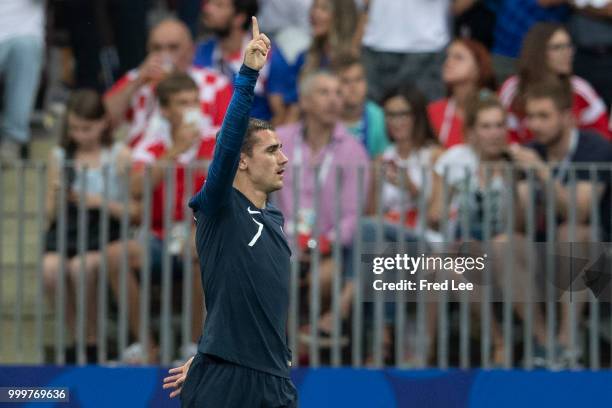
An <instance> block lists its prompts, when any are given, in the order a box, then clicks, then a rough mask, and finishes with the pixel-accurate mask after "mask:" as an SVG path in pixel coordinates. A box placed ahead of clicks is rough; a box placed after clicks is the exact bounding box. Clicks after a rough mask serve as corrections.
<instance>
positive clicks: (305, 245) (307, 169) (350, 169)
mask: <svg viewBox="0 0 612 408" xmlns="http://www.w3.org/2000/svg"><path fill="white" fill-rule="evenodd" d="M300 108H301V110H302V113H303V120H302V121H300V122H298V123H296V124H292V125H287V126H284V127H281V128H279V129H278V130H277V133H278V136H279V138H280V139H281V142H282V144H283V149H284V153H285V154H286V155H287V157H288V158H289V162H290V163H292V165H291V166H288V167H287V169H286V170H285V185H286V186H288V187H287V188H284V189H282V190H281V191H280V192H279V194H278V204H279V208H280V209H281V211H282V212H283V214H285V219H287V220H293V219H294V202H293V188H291V187H290V186H292V185H293V183H294V177H296V174H295V172H294V170H293V169H294V166H301V171H300V172H299V173H300V174H301V176H300V177H299V179H298V180H297V182H298V190H299V197H298V198H299V206H300V207H299V208H298V214H295V216H297V219H298V225H293V223H292V222H288V227H287V232H288V234H292V233H294V232H295V233H296V234H297V235H298V237H299V241H300V245H301V247H302V257H301V259H300V261H301V264H302V268H303V269H302V271H303V272H304V274H303V275H302V276H301V278H302V281H303V282H304V284H305V285H308V283H309V281H310V276H311V275H310V273H309V270H310V256H311V252H310V250H311V249H313V246H312V244H313V243H314V242H313V239H314V238H318V241H319V242H318V244H319V247H320V251H321V253H322V259H321V263H320V267H319V272H320V284H321V293H322V294H323V296H324V299H329V295H330V291H331V282H332V279H333V274H334V271H335V267H334V263H333V259H332V256H331V246H332V245H334V244H335V243H336V242H337V243H339V245H341V246H342V252H343V266H344V268H343V269H344V274H345V275H350V274H351V273H352V268H351V266H350V261H351V257H350V248H351V246H352V244H353V235H354V233H355V230H356V228H357V218H358V214H357V211H358V208H357V203H358V201H359V199H358V197H357V191H358V190H357V188H358V185H357V182H358V175H357V174H358V172H357V168H358V167H359V166H362V167H364V168H365V178H364V183H365V185H368V182H369V160H368V155H367V153H366V151H365V149H364V148H363V146H362V144H361V143H359V142H358V141H356V140H355V138H354V137H353V136H351V134H350V133H349V132H348V131H347V130H346V128H345V127H344V126H343V125H342V124H341V123H340V113H341V110H342V99H341V97H340V81H339V80H338V78H337V77H336V76H334V75H333V74H331V73H329V72H325V71H319V72H314V73H309V74H307V75H306V76H304V77H303V78H302V80H301V82H300ZM337 167H341V168H342V179H341V181H340V183H339V184H338V185H337V183H336V168H337ZM317 168H319V169H318V171H317ZM317 182H318V183H319V186H320V190H319V195H318V197H316V196H315V192H316V188H315V186H316V184H317ZM336 188H338V189H339V191H340V196H339V197H338V198H337V199H338V200H340V206H341V214H342V215H341V218H340V219H336V216H335V214H336V211H335V209H336V207H335V202H336V198H335V197H336V196H337V194H336V191H337V190H336ZM315 200H318V202H317V203H315ZM315 208H318V212H317V213H316V215H315V212H314V211H315ZM315 220H316V222H317V224H316V231H318V237H312V231H313V229H314V228H315V224H314V223H315ZM336 223H339V225H340V236H336V231H335V225H336ZM352 293H353V285H352V282H351V281H348V282H347V283H346V285H345V286H344V288H343V290H342V295H341V301H340V303H341V306H340V308H341V318H342V319H346V318H347V317H348V314H349V313H350V308H351V299H352ZM323 304H325V303H323ZM322 311H323V314H322V316H321V318H320V320H319V327H318V328H319V330H320V333H321V338H322V344H323V343H324V342H325V341H327V342H328V343H329V340H330V336H331V329H332V322H333V320H332V314H331V311H329V310H327V311H326V310H322ZM344 322H345V321H344Z"/></svg>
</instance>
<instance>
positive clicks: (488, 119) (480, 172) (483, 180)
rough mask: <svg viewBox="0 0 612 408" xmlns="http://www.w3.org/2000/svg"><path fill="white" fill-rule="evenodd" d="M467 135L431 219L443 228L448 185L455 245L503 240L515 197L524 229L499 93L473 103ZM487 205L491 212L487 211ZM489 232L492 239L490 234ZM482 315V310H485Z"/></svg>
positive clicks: (497, 345)
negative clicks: (509, 167) (508, 170)
mask: <svg viewBox="0 0 612 408" xmlns="http://www.w3.org/2000/svg"><path fill="white" fill-rule="evenodd" d="M465 132H466V136H467V138H466V144H462V145H457V146H453V147H452V148H450V149H448V150H447V151H446V152H444V153H443V154H442V156H440V159H439V160H438V161H437V163H436V165H435V173H434V174H435V175H434V187H433V189H434V194H433V196H434V204H433V205H432V206H431V209H432V210H431V214H430V216H431V219H432V221H433V222H434V223H435V224H439V223H440V221H441V218H442V216H443V214H442V206H443V204H444V203H443V202H442V199H443V198H442V188H443V186H442V184H443V183H444V182H446V183H447V185H448V186H449V188H450V197H451V210H450V211H451V213H452V222H451V223H450V224H449V227H450V230H449V231H444V233H450V235H451V239H461V240H463V241H487V240H499V239H500V237H502V236H503V235H502V234H504V233H506V232H507V231H508V227H507V212H508V206H509V200H508V198H509V197H508V195H509V194H513V195H515V201H514V203H515V205H516V207H517V208H516V209H515V212H514V214H516V215H517V216H516V227H519V226H520V225H522V222H521V218H522V217H521V214H523V212H522V211H520V210H519V208H518V205H517V204H518V202H519V200H518V190H517V185H516V182H514V184H510V182H509V181H508V179H507V177H506V175H505V173H504V172H505V169H504V166H505V165H506V164H507V163H508V153H507V149H508V135H507V128H506V112H505V110H504V108H503V106H502V105H501V104H500V102H499V101H498V100H497V98H496V97H495V95H494V94H493V92H491V91H489V90H483V91H481V92H480V93H479V94H478V95H474V96H473V97H472V99H471V100H470V101H468V103H467V105H466V113H465ZM445 173H446V177H447V179H446V181H444V177H445ZM485 194H488V199H485V198H484V197H485ZM487 203H489V207H488V208H486V207H485V206H486V204H487ZM487 213H488V214H489V217H490V218H489V220H490V224H489V225H488V226H486V224H485V219H486V218H485V214H487ZM465 219H467V221H468V224H467V225H468V230H467V231H466V230H464V229H463V228H462V227H463V222H462V221H463V220H465ZM487 227H488V234H489V235H488V236H487V235H486V233H485V231H486V228H487ZM502 258H503V257H502ZM476 309H480V305H478V306H477V307H476ZM475 312H477V313H478V312H479V310H475ZM492 315H493V316H495V315H494V314H492ZM491 326H492V327H491V328H492V339H493V358H492V360H493V363H494V364H497V365H499V364H502V363H503V361H504V342H503V335H502V332H501V329H500V326H499V324H498V322H497V319H496V318H495V317H493V319H492V320H491Z"/></svg>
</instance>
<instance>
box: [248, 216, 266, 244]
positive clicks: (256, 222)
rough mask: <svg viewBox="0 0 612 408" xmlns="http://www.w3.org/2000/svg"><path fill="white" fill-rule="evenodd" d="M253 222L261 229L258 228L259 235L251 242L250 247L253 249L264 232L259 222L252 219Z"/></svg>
mask: <svg viewBox="0 0 612 408" xmlns="http://www.w3.org/2000/svg"><path fill="white" fill-rule="evenodd" d="M251 219H252V220H253V222H254V223H255V224H257V225H258V226H259V227H258V228H257V233H256V234H255V236H254V237H253V239H252V240H251V242H249V246H250V247H252V246H253V245H255V243H256V242H257V240H258V239H259V237H260V236H261V231H262V230H263V224H262V223H260V222H258V221H257V220H256V219H255V218H252V217H251Z"/></svg>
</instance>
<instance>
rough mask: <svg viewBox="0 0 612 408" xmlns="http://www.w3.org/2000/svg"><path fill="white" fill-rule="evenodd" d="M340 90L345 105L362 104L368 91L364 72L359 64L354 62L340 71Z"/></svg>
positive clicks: (354, 105)
mask: <svg viewBox="0 0 612 408" xmlns="http://www.w3.org/2000/svg"><path fill="white" fill-rule="evenodd" d="M339 77H340V92H341V94H342V100H343V102H344V106H345V107H357V106H361V105H363V103H364V102H365V99H366V93H367V92H368V86H367V83H366V78H365V72H364V70H363V67H362V66H361V65H359V64H354V65H352V66H350V67H349V68H347V69H345V70H343V71H342V72H340V75H339Z"/></svg>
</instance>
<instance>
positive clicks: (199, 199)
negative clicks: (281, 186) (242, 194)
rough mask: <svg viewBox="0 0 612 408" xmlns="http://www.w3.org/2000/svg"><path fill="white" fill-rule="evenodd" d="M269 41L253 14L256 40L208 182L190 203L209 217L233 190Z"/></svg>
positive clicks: (247, 54) (247, 53) (240, 76)
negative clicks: (259, 74) (260, 30)
mask: <svg viewBox="0 0 612 408" xmlns="http://www.w3.org/2000/svg"><path fill="white" fill-rule="evenodd" d="M269 50H270V40H269V39H268V37H266V35H265V34H260V33H259V27H258V25H257V19H256V18H255V17H253V40H251V42H249V45H248V46H247V49H246V51H245V55H244V63H243V65H242V67H241V68H240V72H239V74H238V76H237V77H236V81H235V84H234V94H233V95H232V99H231V101H230V104H229V107H228V108H227V112H226V114H225V118H224V119H223V125H222V126H221V130H220V131H219V135H218V137H217V143H216V146H215V154H214V156H213V161H212V164H211V165H210V168H209V169H208V175H207V177H206V182H205V183H204V186H203V187H202V188H201V189H200V191H199V192H198V193H197V194H196V195H195V196H194V197H193V198H192V199H191V201H190V202H189V206H190V207H191V208H192V209H193V210H194V211H201V212H202V213H204V214H206V215H208V216H210V215H213V214H214V213H215V212H216V211H218V210H219V209H220V208H221V207H223V206H224V205H225V204H226V203H227V201H228V198H229V195H230V192H231V190H232V184H233V182H234V177H235V175H236V171H237V169H238V162H239V160H240V148H241V147H242V142H243V140H244V136H245V133H246V130H247V127H248V124H249V113H250V112H251V106H252V104H253V97H254V89H255V83H256V82H257V77H258V72H259V70H260V69H261V68H263V66H264V64H265V63H266V58H267V55H268V51H269Z"/></svg>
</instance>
